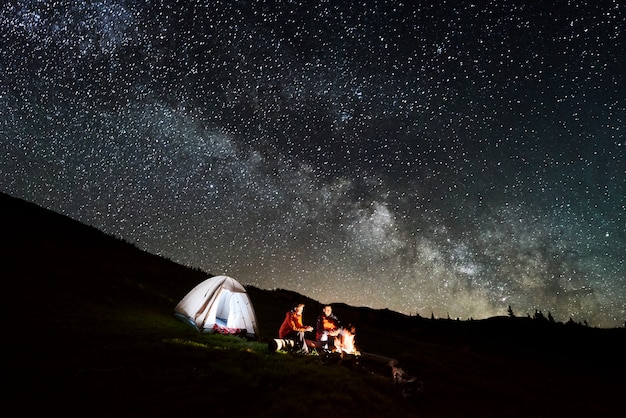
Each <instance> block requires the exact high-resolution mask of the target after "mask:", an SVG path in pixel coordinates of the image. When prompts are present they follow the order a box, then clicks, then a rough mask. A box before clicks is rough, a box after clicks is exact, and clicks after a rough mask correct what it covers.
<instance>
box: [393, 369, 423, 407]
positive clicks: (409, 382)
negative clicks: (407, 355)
mask: <svg viewBox="0 0 626 418" xmlns="http://www.w3.org/2000/svg"><path fill="white" fill-rule="evenodd" d="M389 367H391V376H392V377H393V383H394V384H395V385H397V386H400V389H401V391H402V397H403V398H408V397H413V396H417V394H418V393H421V392H423V391H424V382H422V381H421V380H418V379H417V377H415V376H411V375H410V374H409V373H407V372H406V371H404V369H402V367H399V366H398V361H397V360H391V361H390V362H389Z"/></svg>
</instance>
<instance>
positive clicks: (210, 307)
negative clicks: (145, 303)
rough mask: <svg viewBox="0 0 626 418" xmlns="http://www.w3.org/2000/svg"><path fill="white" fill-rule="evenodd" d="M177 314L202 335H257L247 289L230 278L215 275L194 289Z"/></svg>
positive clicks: (184, 299) (176, 310)
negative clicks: (210, 333) (216, 333)
mask: <svg viewBox="0 0 626 418" xmlns="http://www.w3.org/2000/svg"><path fill="white" fill-rule="evenodd" d="M174 315H176V316H177V317H178V318H180V319H182V320H184V321H186V322H188V323H189V324H190V325H192V326H194V327H195V328H196V329H197V330H198V331H202V332H220V333H227V334H245V335H246V336H248V337H256V336H257V335H258V330H257V321H256V314H255V313H254V308H253V307H252V302H251V301H250V298H249V297H248V294H247V293H246V289H245V288H244V287H243V286H242V285H241V284H240V283H239V282H238V281H237V280H235V279H233V278H232V277H228V276H215V277H211V278H210V279H207V280H205V281H203V282H202V283H200V284H199V285H197V286H196V287H194V288H193V289H191V291H190V292H189V293H187V295H186V296H185V297H184V298H183V299H182V300H181V301H180V302H179V303H178V305H176V308H174Z"/></svg>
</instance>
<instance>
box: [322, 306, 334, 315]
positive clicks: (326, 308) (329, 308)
mask: <svg viewBox="0 0 626 418" xmlns="http://www.w3.org/2000/svg"><path fill="white" fill-rule="evenodd" d="M322 313H323V314H324V315H326V316H330V315H331V314H332V313H333V307H332V306H330V305H324V307H323V308H322Z"/></svg>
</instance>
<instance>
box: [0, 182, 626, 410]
mask: <svg viewBox="0 0 626 418" xmlns="http://www.w3.org/2000/svg"><path fill="white" fill-rule="evenodd" d="M0 215H1V217H0V219H1V221H0V230H1V231H2V236H3V240H2V249H1V252H0V254H2V263H0V277H2V278H3V284H4V285H5V289H6V290H5V293H4V296H5V302H4V304H3V306H5V307H6V309H5V310H4V311H5V312H6V313H7V314H8V315H6V318H7V326H6V327H5V333H4V341H5V342H4V345H5V347H6V349H5V350H4V351H5V356H4V361H3V376H4V377H5V388H6V389H5V390H4V396H5V399H6V400H7V401H8V402H6V403H5V408H6V409H7V410H10V408H12V407H16V408H19V409H18V411H20V412H19V413H18V414H17V415H18V416H33V415H35V414H40V413H42V412H44V413H51V414H62V415H64V416H80V417H110V416H115V417H120V416H122V417H123V416H128V417H131V416H132V417H134V416H143V417H159V416H163V417H165V416H177V415H180V414H185V413H187V412H192V413H195V414H197V413H202V414H206V415H210V416H251V415H252V416H267V417H270V416H272V417H273V416H282V415H285V414H287V415H297V416H316V417H317V416H320V415H335V414H337V415H343V416H358V417H380V416H420V417H539V416H542V417H575V416H580V417H583V416H584V417H624V416H625V413H624V411H626V410H625V409H624V407H623V406H622V403H623V401H622V398H623V394H624V393H626V391H625V390H626V384H625V383H624V381H623V379H622V370H624V369H625V367H624V366H626V362H625V360H624V355H623V353H624V352H626V338H625V337H626V335H625V332H626V330H624V329H614V330H602V329H595V328H589V327H583V326H579V325H575V324H574V325H572V324H567V325H566V324H553V323H547V322H538V321H534V320H529V319H527V318H515V319H513V318H491V319H489V320H483V321H450V320H430V319H424V318H417V317H407V316H404V315H400V314H398V313H395V312H391V311H387V310H372V309H367V308H360V307H351V306H348V305H344V304H336V305H335V309H334V310H335V312H336V313H337V314H339V316H340V317H341V318H342V319H343V321H344V322H354V323H355V324H357V327H358V332H357V335H358V340H359V342H360V345H361V348H362V349H363V350H364V351H366V352H368V353H373V354H377V355H381V356H387V357H392V358H395V359H398V360H399V362H400V365H401V366H402V367H404V368H405V369H406V370H407V371H408V372H410V373H411V374H414V375H416V376H418V377H419V378H421V379H422V380H423V381H424V387H425V391H424V393H422V394H420V396H418V397H415V398H408V399H404V398H402V396H401V395H400V392H399V390H398V388H397V387H394V386H393V384H392V381H391V379H390V373H389V369H388V368H387V367H386V366H385V365H384V364H382V363H375V362H374V363H371V362H370V363H367V362H364V363H365V365H367V366H368V367H367V368H365V369H361V368H355V367H347V366H343V365H342V366H338V365H322V364H321V363H320V361H319V358H317V357H314V356H310V357H298V356H292V355H285V354H271V353H268V351H267V345H266V344H265V341H266V340H267V339H269V338H272V337H274V335H275V334H276V330H277V329H278V327H279V325H280V322H281V321H282V319H283V316H284V313H285V311H286V310H287V309H289V308H290V307H291V306H292V305H293V303H295V302H299V301H304V302H305V303H306V304H307V310H306V311H305V319H306V320H307V322H311V323H312V322H313V320H314V318H315V315H316V314H317V312H319V309H320V308H321V306H320V304H319V302H317V301H314V300H311V299H307V298H304V297H302V296H301V295H298V294H296V293H294V292H290V291H285V290H271V291H270V290H263V289H257V288H253V287H250V288H248V292H249V294H250V296H251V299H252V302H253V304H254V307H255V310H256V313H257V317H258V320H259V325H260V333H261V341H245V340H242V339H239V338H236V337H226V336H221V335H206V334H198V333H196V332H195V331H193V330H192V329H190V328H189V327H188V326H186V325H185V324H183V323H182V322H180V321H178V320H176V319H175V318H174V317H173V315H172V311H173V308H174V306H175V304H176V303H177V302H178V301H179V300H180V299H181V298H182V297H183V296H184V295H185V294H186V293H187V291H189V290H190V289H191V288H192V287H193V286H194V285H195V284H197V283H199V282H200V281H202V280H204V279H205V278H206V277H207V275H206V274H205V273H204V272H201V271H198V270H195V269H189V268H187V267H184V266H180V265H178V264H175V263H173V262H171V261H169V260H165V259H163V258H161V257H157V256H154V255H151V254H148V253H145V252H143V251H140V250H139V249H137V248H136V247H134V246H132V245H130V244H128V243H125V242H122V241H120V240H118V239H116V238H114V237H111V236H108V235H106V234H103V233H101V232H100V231H98V230H95V229H93V228H90V227H87V226H85V225H83V224H80V223H78V222H75V221H72V220H70V219H68V218H66V217H64V216H61V215H59V214H55V213H52V212H50V211H46V210H43V209H41V208H39V207H37V206H35V205H32V204H29V203H27V202H24V201H21V200H18V199H14V198H11V197H9V196H6V195H4V194H0Z"/></svg>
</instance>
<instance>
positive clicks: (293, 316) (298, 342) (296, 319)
mask: <svg viewBox="0 0 626 418" xmlns="http://www.w3.org/2000/svg"><path fill="white" fill-rule="evenodd" d="M303 311H304V303H300V304H298V305H296V307H295V308H293V309H292V310H290V311H289V312H287V314H286V315H285V320H284V321H283V323H282V325H281V326H280V329H279V330H278V337H279V338H281V339H289V340H293V341H294V347H295V348H296V349H297V350H301V351H302V352H304V353H308V352H309V347H308V346H307V343H306V339H305V337H304V333H305V332H310V331H313V327H312V326H308V325H307V326H305V325H303V324H302V313H303Z"/></svg>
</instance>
